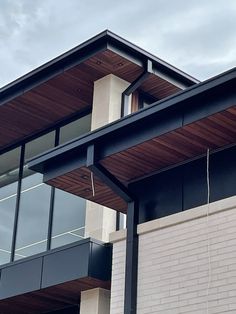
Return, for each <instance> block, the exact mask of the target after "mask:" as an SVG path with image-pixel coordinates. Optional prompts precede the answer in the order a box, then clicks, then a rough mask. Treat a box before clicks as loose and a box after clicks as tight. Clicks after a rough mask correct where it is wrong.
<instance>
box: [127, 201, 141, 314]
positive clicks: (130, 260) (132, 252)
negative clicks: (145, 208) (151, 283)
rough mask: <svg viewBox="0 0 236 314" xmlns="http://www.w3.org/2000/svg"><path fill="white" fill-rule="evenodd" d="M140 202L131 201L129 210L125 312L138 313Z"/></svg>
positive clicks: (129, 313)
mask: <svg viewBox="0 0 236 314" xmlns="http://www.w3.org/2000/svg"><path fill="white" fill-rule="evenodd" d="M138 214H139V210H138V203H137V202H134V201H133V202H130V203H129V204H128V210H127V236H126V263H125V297H124V314H136V307H137V281H138V234H137V225H138Z"/></svg>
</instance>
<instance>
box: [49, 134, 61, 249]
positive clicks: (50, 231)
mask: <svg viewBox="0 0 236 314" xmlns="http://www.w3.org/2000/svg"><path fill="white" fill-rule="evenodd" d="M59 140H60V128H58V129H56V131H55V143H54V144H55V145H54V146H55V147H56V146H58V145H59ZM55 190H56V188H55V187H54V186H52V187H51V196H50V206H49V219H48V235H47V250H50V249H51V242H52V224H53V214H54V201H55Z"/></svg>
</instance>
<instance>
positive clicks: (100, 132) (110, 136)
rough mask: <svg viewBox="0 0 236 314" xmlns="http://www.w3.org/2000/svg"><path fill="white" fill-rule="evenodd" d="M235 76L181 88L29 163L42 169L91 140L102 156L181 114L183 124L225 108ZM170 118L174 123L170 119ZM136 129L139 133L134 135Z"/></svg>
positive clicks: (131, 143) (133, 142)
mask: <svg viewBox="0 0 236 314" xmlns="http://www.w3.org/2000/svg"><path fill="white" fill-rule="evenodd" d="M235 79H236V68H235V69H232V70H230V71H227V72H225V73H223V74H221V75H218V76H216V77H215V78H212V79H210V80H208V81H205V82H203V83H200V84H198V85H195V86H193V87H190V88H189V89H186V90H184V91H181V92H179V93H178V94H176V95H174V96H171V97H169V98H167V99H165V100H161V101H158V102H157V103H154V104H153V105H150V106H149V107H147V108H144V109H142V110H140V111H139V112H136V113H133V114H131V115H129V116H126V117H123V118H121V119H120V120H118V121H115V122H113V123H110V124H109V125H107V126H104V127H101V128H99V129H97V130H95V131H93V132H91V133H89V134H87V135H84V136H81V137H80V138H78V139H76V140H72V141H70V142H68V143H66V144H64V145H60V146H59V147H58V148H55V149H53V150H50V151H48V152H45V153H44V154H42V155H40V156H38V157H36V158H33V159H31V160H30V162H29V167H30V168H32V169H35V170H36V171H39V172H40V171H42V169H43V168H42V165H43V164H44V163H47V162H48V161H49V160H52V159H54V158H57V156H59V155H63V154H65V153H67V152H68V151H71V150H73V149H75V148H77V149H81V148H82V147H87V146H88V145H90V144H91V143H94V142H95V141H98V142H99V143H102V144H103V145H101V148H100V150H101V151H102V150H103V151H104V154H103V156H102V157H103V158H104V157H106V156H109V155H110V154H112V153H115V152H117V151H119V150H121V149H123V148H124V144H125V145H126V146H127V147H131V146H134V145H137V144H138V143H139V142H141V141H145V140H148V139H150V138H153V137H154V135H155V136H158V135H160V134H163V133H165V132H169V131H170V130H171V129H175V128H177V127H181V126H182V117H183V114H184V124H188V123H191V122H192V121H197V120H199V119H200V118H204V117H207V116H209V115H212V114H214V113H216V112H219V111H222V110H224V109H227V108H229V107H231V106H232V101H233V100H235V95H234V83H235ZM226 88H227V89H226ZM222 89H223V91H222ZM199 99H200V100H199ZM230 99H231V100H230ZM229 100H230V101H229ZM186 104H187V105H186ZM190 105H191V106H190ZM180 117H181V119H180ZM178 119H179V121H178ZM174 120H175V122H176V123H175V124H174V123H173V122H174ZM150 121H152V122H155V123H154V128H150ZM156 121H158V123H156ZM161 125H162V127H161ZM137 132H138V133H139V136H137ZM131 136H132V140H131V139H129V141H128V142H127V138H129V137H131ZM140 136H141V137H140ZM114 140H115V141H117V142H118V141H119V142H122V144H120V147H118V146H117V147H115V145H114ZM104 144H106V145H104ZM99 145H100V144H99ZM105 146H106V147H105ZM108 146H109V147H108ZM108 148H109V149H108ZM100 157H101V156H100Z"/></svg>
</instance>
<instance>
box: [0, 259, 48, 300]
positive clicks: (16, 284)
mask: <svg viewBox="0 0 236 314" xmlns="http://www.w3.org/2000/svg"><path fill="white" fill-rule="evenodd" d="M41 271H42V258H41V257H40V258H35V259H32V260H29V261H26V262H20V263H17V264H15V265H12V266H9V267H5V268H3V269H2V270H1V279H0V299H4V298H9V297H12V296H16V295H19V294H23V293H27V292H30V291H35V290H38V289H40V284H41Z"/></svg>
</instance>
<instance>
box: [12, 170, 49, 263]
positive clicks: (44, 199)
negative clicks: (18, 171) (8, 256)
mask: <svg viewBox="0 0 236 314" xmlns="http://www.w3.org/2000/svg"><path fill="white" fill-rule="evenodd" d="M50 195H51V188H50V187H49V186H47V185H45V184H43V183H42V175H41V174H38V173H36V174H33V175H31V176H28V177H26V178H24V179H23V181H22V189H21V199H20V210H19V218H18V226H17V238H16V250H15V259H19V258H21V257H26V256H29V255H33V254H36V253H40V252H42V251H45V250H46V248H47V232H48V217H49V207H50V205H49V204H50Z"/></svg>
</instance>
